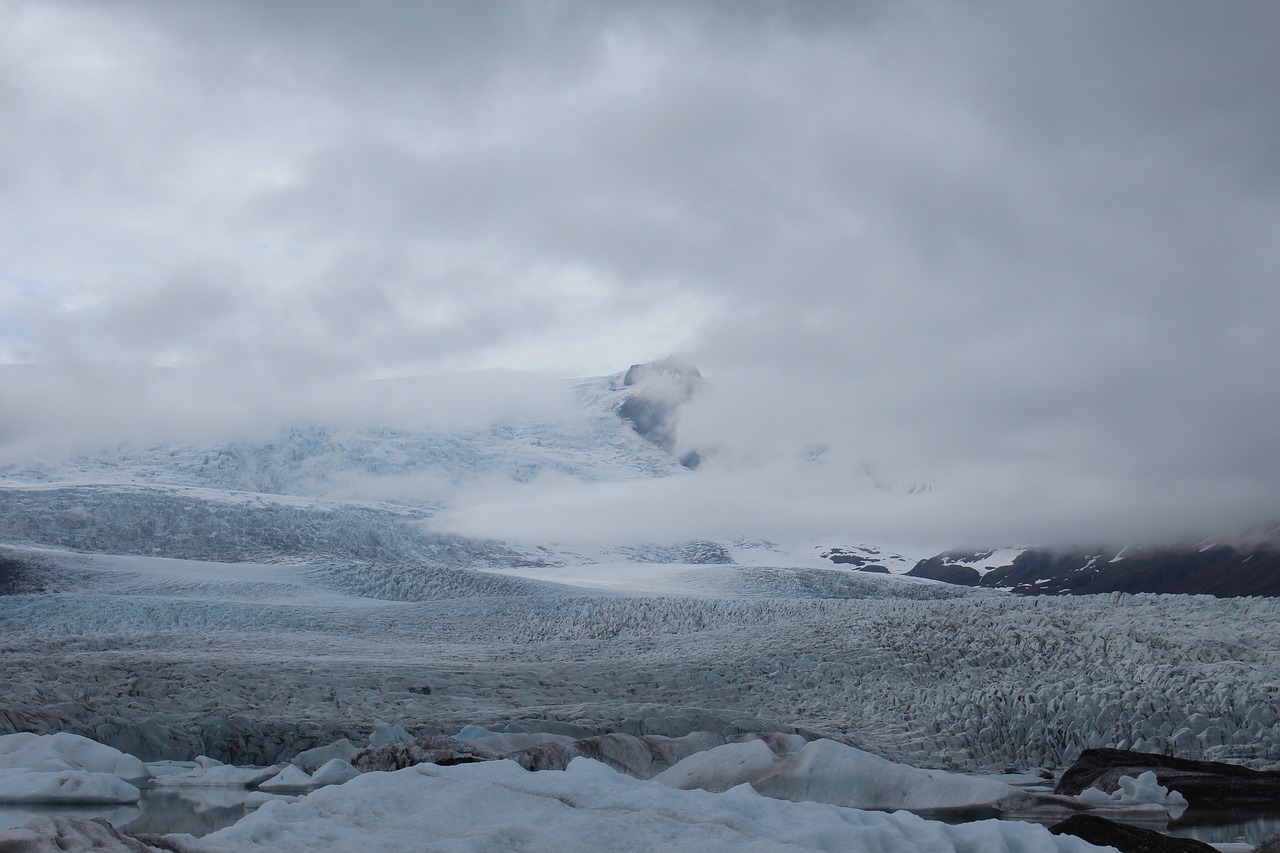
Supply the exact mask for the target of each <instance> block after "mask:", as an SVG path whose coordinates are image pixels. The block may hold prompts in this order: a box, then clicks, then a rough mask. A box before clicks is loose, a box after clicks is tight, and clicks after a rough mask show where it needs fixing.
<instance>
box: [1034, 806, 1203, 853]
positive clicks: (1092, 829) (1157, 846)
mask: <svg viewBox="0 0 1280 853" xmlns="http://www.w3.org/2000/svg"><path fill="white" fill-rule="evenodd" d="M1049 831H1050V832H1052V833H1053V834H1054V835H1074V836H1075V837H1076V838H1082V839H1084V840H1085V841H1088V842H1089V843H1090V844H1097V845H1098V846H1099V847H1108V846H1110V847H1114V848H1116V849H1117V850H1119V851H1120V853H1216V848H1214V847H1211V846H1209V845H1208V844H1205V843H1204V842H1203V841H1196V840H1195V839H1194V838H1173V837H1171V836H1168V835H1163V834H1161V833H1159V832H1156V831H1155V830H1153V829H1143V828H1142V827H1138V826H1129V825H1128V824H1123V823H1116V822H1115V821H1113V820H1107V819H1106V818H1102V817H1097V816H1095V815H1083V814H1080V815H1072V816H1071V817H1069V818H1067V819H1066V820H1064V821H1062V822H1061V823H1057V824H1054V825H1053V826H1051V827H1049Z"/></svg>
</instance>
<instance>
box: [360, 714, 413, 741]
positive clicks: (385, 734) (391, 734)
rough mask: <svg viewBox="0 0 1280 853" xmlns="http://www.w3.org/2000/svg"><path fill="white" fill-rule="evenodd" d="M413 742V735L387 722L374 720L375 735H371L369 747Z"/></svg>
mask: <svg viewBox="0 0 1280 853" xmlns="http://www.w3.org/2000/svg"><path fill="white" fill-rule="evenodd" d="M411 740H413V735H411V734H409V733H408V732H406V731H405V730H404V729H403V728H401V727H400V726H393V725H391V724H390V723H388V722H387V721H386V720H374V722H373V734H371V735H369V746H386V745H388V744H393V743H408V742H409V741H411Z"/></svg>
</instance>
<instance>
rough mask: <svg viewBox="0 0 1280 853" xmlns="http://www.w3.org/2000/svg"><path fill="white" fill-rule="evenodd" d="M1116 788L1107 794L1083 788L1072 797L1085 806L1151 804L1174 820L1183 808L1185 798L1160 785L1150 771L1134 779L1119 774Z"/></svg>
mask: <svg viewBox="0 0 1280 853" xmlns="http://www.w3.org/2000/svg"><path fill="white" fill-rule="evenodd" d="M1119 784H1120V787H1119V788H1117V789H1116V790H1114V791H1112V792H1111V793H1110V794H1108V793H1107V792H1106V791H1103V790H1101V789H1100V788H1086V789H1085V790H1084V791H1082V792H1081V793H1080V794H1079V795H1078V796H1077V797H1076V799H1077V800H1079V801H1080V802H1082V803H1085V804H1086V805H1090V806H1095V807H1097V808H1104V809H1133V808H1141V807H1143V806H1154V807H1157V808H1160V809H1163V810H1166V811H1168V812H1169V816H1170V817H1172V818H1174V819H1175V820H1176V819H1177V818H1179V817H1181V816H1182V813H1183V812H1185V811H1186V810H1187V799H1186V797H1184V796H1182V794H1180V793H1178V792H1177V791H1170V790H1169V789H1168V788H1166V787H1165V786H1163V785H1161V784H1160V782H1159V781H1158V780H1157V778H1156V774H1155V771H1154V770H1148V771H1146V772H1145V773H1141V774H1139V775H1138V777H1137V778H1136V779H1135V778H1134V777H1132V776H1121V777H1120V779H1119Z"/></svg>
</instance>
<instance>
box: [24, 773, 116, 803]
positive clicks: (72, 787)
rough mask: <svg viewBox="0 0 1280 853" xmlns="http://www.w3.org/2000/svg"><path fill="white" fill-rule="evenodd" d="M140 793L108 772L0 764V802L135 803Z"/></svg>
mask: <svg viewBox="0 0 1280 853" xmlns="http://www.w3.org/2000/svg"><path fill="white" fill-rule="evenodd" d="M139 799H141V793H140V792H139V791H138V789H137V788H135V787H134V786H133V785H130V784H129V783H128V782H126V781H124V780H123V779H121V778H120V777H118V776H114V775H112V774H110V773H90V772H89V771H87V770H29V769H27V768H25V767H5V768H0V803H136V802H138V800H139Z"/></svg>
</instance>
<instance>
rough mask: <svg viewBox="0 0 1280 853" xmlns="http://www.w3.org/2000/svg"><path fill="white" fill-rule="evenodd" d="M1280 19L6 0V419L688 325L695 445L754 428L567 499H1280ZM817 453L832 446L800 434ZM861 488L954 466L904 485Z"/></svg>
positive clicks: (250, 416)
mask: <svg viewBox="0 0 1280 853" xmlns="http://www.w3.org/2000/svg"><path fill="white" fill-rule="evenodd" d="M1278 27H1280V8H1277V7H1274V6H1272V5H1269V4H1243V3H1242V4H1230V5H1225V6H1224V5H1215V6H1214V7H1213V8H1209V7H1207V6H1205V5H1203V4H1198V3H1191V2H1187V3H1183V2H1173V3H1168V2H1138V3H1126V4H1122V5H1118V4H1114V3H1107V2H1083V3H1073V4H1070V5H1062V4H1053V3H1039V2H1030V3H1028V2H1011V1H1010V2H1002V0H993V1H992V2H985V3H980V4H971V3H865V4H825V3H805V4H776V5H775V4H763V3H754V2H747V3H742V2H723V3H716V2H707V3H695V4H688V3H663V2H659V3H634V4H632V3H620V4H608V5H606V6H601V5H599V4H586V3H574V2H514V1H513V2H509V3H498V4H451V3H439V4H434V3H425V4H423V3H398V2H378V3H372V4H361V5H360V6H359V7H358V8H357V7H355V6H352V5H351V4H347V3H338V2H306V3H303V2H275V3H270V4H261V3H250V2H225V3H217V4H154V3H148V2H127V1H126V2H121V3H112V4H100V3H91V2H74V1H73V0H69V2H64V3H57V4H51V3H41V2H30V0H6V1H5V2H3V3H0V114H2V115H4V116H5V117H6V118H5V122H4V125H5V126H4V129H3V130H0V199H3V201H0V259H2V260H0V363H8V364H39V365H41V366H42V370H45V371H46V373H45V374H43V375H44V376H46V377H54V378H48V379H43V380H41V381H40V382H35V383H26V384H21V383H19V384H18V385H14V384H13V383H9V384H7V385H6V386H5V390H4V391H3V394H4V396H3V397H2V398H0V404H2V405H3V408H0V441H8V442H9V443H10V446H11V448H12V447H13V446H16V444H15V442H19V441H20V440H25V439H24V437H29V436H30V435H31V434H32V433H33V431H39V430H40V429H41V427H40V426H39V425H40V424H58V423H62V424H65V423H67V422H70V421H76V422H78V423H79V424H81V425H82V426H83V427H84V428H83V429H78V430H76V431H74V432H75V438H76V440H85V441H89V440H92V439H93V438H94V437H95V428H96V427H101V429H102V431H103V432H102V437H107V435H108V434H110V437H115V436H118V435H129V434H131V431H134V430H137V431H145V430H146V429H147V428H148V424H155V423H156V422H157V421H165V422H171V423H172V424H174V425H175V429H177V428H178V427H181V426H182V425H183V424H184V423H187V424H189V425H190V427H191V429H193V430H196V429H198V428H206V427H208V426H209V425H210V424H211V423H216V424H226V425H227V429H228V430H230V429H231V428H232V427H234V428H235V429H237V430H240V431H245V430H250V429H253V428H258V429H262V428H264V426H265V425H266V424H268V422H269V423H277V422H280V421H282V420H287V419H288V418H289V417H290V416H294V415H300V414H301V413H306V412H313V411H316V410H319V411H324V405H331V404H333V403H334V401H335V399H341V400H343V401H348V402H350V403H351V405H350V406H347V408H359V403H358V394H356V392H353V391H350V389H352V388H357V387H359V381H360V380H368V379H383V378H389V377H400V376H412V375H424V374H425V375H434V376H441V375H447V374H451V373H457V372H469V371H477V370H480V371H483V370H500V371H526V370H533V371H538V372H539V373H540V375H541V374H545V373H550V374H555V375H561V376H582V375H593V374H604V373H610V372H613V371H615V370H618V369H622V368H624V367H625V366H626V365H627V364H630V363H632V362H636V361H643V360H648V359H652V358H659V357H662V356H665V355H667V354H669V353H677V354H679V355H681V356H682V357H684V358H686V359H688V360H689V361H691V362H693V363H694V364H696V365H697V366H698V367H699V368H700V369H701V370H702V372H703V373H704V374H705V375H706V376H707V377H708V379H709V380H711V381H712V383H713V385H714V386H715V393H714V394H713V395H711V396H710V397H708V399H707V400H706V401H705V402H704V403H702V404H701V405H700V406H699V407H697V408H695V409H692V410H691V411H690V412H689V413H688V414H687V417H686V418H685V419H684V421H683V422H682V425H681V440H682V442H685V443H686V444H688V445H690V446H695V445H696V446H708V445H713V444H714V445H717V446H719V447H720V448H721V450H722V458H723V459H724V460H732V461H733V464H732V465H730V464H728V461H726V462H725V465H724V470H722V471H719V472H717V471H715V470H711V471H708V472H705V473H706V475H707V476H706V477H705V478H703V479H700V480H694V479H692V478H684V479H682V480H680V481H679V482H680V485H679V486H677V485H676V481H672V483H671V484H661V485H655V486H651V487H647V488H652V489H655V490H657V491H661V490H662V489H671V490H672V494H660V495H657V496H656V497H652V498H651V497H648V496H641V492H635V493H634V494H635V495H636V497H635V498H634V500H635V501H636V503H635V504H634V506H631V505H628V504H627V503H626V501H627V500H628V499H627V498H625V496H624V495H623V494H622V490H621V487H619V493H618V496H617V497H616V499H615V498H614V497H612V496H611V495H605V496H599V495H597V496H594V497H592V498H591V499H584V498H578V497H572V496H568V495H566V494H561V492H568V491H573V490H572V489H569V488H568V487H567V486H565V485H564V484H560V485H559V486H548V489H549V490H550V491H549V492H548V494H549V495H552V496H554V497H557V498H558V499H560V500H562V501H563V505H564V506H565V507H566V510H565V511H566V512H569V513H572V512H576V511H578V510H579V509H581V508H582V506H583V505H584V504H585V505H587V507H586V508H587V509H589V508H590V505H591V504H592V503H593V501H596V500H600V501H601V502H602V503H610V502H615V501H616V502H617V504H618V509H617V512H616V513H614V514H612V515H611V516H610V517H611V518H617V517H625V516H628V515H629V516H630V517H632V518H640V517H653V518H662V519H663V523H664V524H665V525H667V526H668V527H673V528H674V527H678V526H680V525H681V524H682V523H683V522H682V521H681V519H684V518H688V517H692V516H695V515H696V514H697V513H698V512H699V511H704V510H705V508H706V507H722V508H723V509H722V511H723V513H724V516H725V517H726V523H727V521H728V520H731V519H733V518H738V519H743V520H744V521H743V524H742V526H744V527H750V526H754V525H758V526H766V525H768V524H770V523H771V522H770V519H777V518H781V517H787V518H791V519H793V522H792V523H793V524H794V525H795V526H796V527H797V529H799V528H801V527H804V528H805V529H806V530H808V529H809V528H808V527H806V526H805V525H808V524H809V523H810V522H809V520H810V519H817V520H814V521H813V522H812V526H813V527H815V528H817V527H819V526H821V527H822V528H824V529H825V527H826V526H827V525H828V522H829V523H830V524H831V525H836V524H842V523H844V521H845V520H847V519H863V520H866V519H877V518H881V517H882V516H883V518H882V520H881V521H880V522H878V524H879V526H880V527H883V528H884V529H886V530H890V531H892V530H895V529H898V528H902V529H904V531H905V530H907V529H919V528H922V527H929V528H930V529H936V530H945V531H946V537H947V538H950V539H956V540H967V539H970V538H972V539H983V538H989V537H991V536H995V535H997V534H1000V535H1002V536H1010V537H1012V536H1021V537H1036V538H1040V539H1044V538H1053V537H1081V536H1090V535H1095V536H1102V535H1111V534H1112V533H1114V535H1124V534H1125V533H1126V531H1127V534H1128V535H1134V534H1136V533H1145V534H1147V535H1151V536H1163V535H1171V534H1170V531H1176V530H1190V529H1198V528H1201V527H1205V526H1223V525H1226V526H1230V525H1232V524H1236V525H1248V524H1252V523H1255V522H1256V521H1258V520H1259V519H1262V518H1268V517H1270V518H1274V516H1275V514H1276V509H1277V507H1278V506H1280V440H1278V439H1277V433H1276V431H1275V429H1274V424H1275V423H1277V422H1280V392H1278V391H1277V387H1278V386H1277V385H1276V383H1275V381H1274V377H1275V376H1276V375H1280V346H1278V345H1277V343H1276V339H1275V333H1274V325H1275V318H1276V317H1277V316H1280V288H1277V287H1276V286H1275V282H1276V281H1277V280H1280V276H1278V273H1280V248H1277V246H1280V242H1278V241H1277V240H1276V239H1275V231H1276V223H1277V222H1280V161H1277V159H1276V157H1275V152H1276V151H1277V150H1280V95H1277V93H1280V55H1278V54H1277V52H1276V51H1275V50H1274V44H1273V34H1274V33H1275V32H1276V31H1277V28H1278ZM160 367H167V368H181V369H182V370H183V371H186V373H184V374H183V375H191V373H198V374H199V375H201V376H203V377H206V378H205V379H202V380H201V382H202V385H201V387H202V388H203V389H204V390H202V391H201V392H200V393H199V394H194V395H193V394H190V393H179V392H177V391H174V390H172V389H168V390H166V389H165V388H163V387H161V386H159V385H157V384H156V383H155V382H154V381H153V380H152V379H149V378H144V377H150V376H152V375H153V371H154V370H155V369H156V368H160ZM15 389H16V390H15ZM336 389H346V390H341V391H338V390H336ZM513 393H515V392H513ZM352 394H356V396H349V395H352ZM440 395H441V396H440V400H441V401H442V403H441V405H442V407H443V408H446V409H448V408H453V409H457V410H465V409H466V408H467V405H468V402H467V401H468V399H469V398H470V397H471V396H472V392H471V391H470V390H468V388H467V386H466V383H465V382H459V383H457V385H456V386H455V387H453V388H452V389H451V390H447V391H446V390H442V391H441V392H440ZM193 397H194V399H193ZM446 397H450V398H451V399H453V400H454V401H455V402H453V403H445V402H443V401H444V400H445V398H446ZM500 397H501V395H497V396H496V397H495V398H494V399H497V398H500ZM214 400H216V401H217V403H216V406H214V403H212V402H211V401H214ZM138 401H144V402H145V404H143V403H140V402H138ZM317 401H320V402H317ZM325 401H327V402H325ZM322 402H323V403H324V405H321V403H322ZM202 406H203V407H204V408H202ZM209 406H214V408H216V409H217V411H218V412H221V413H222V415H221V416H219V417H216V418H210V417H207V416H205V415H202V414H201V412H204V411H205V410H206V409H207V408H208V407H209ZM344 406H346V403H343V405H339V406H338V407H337V408H339V409H342V408H343V407H344ZM491 408H492V407H491V406H490V405H488V404H485V405H482V406H480V407H479V410H483V411H485V412H487V411H488V410H490V409H491ZM478 416H479V411H477V414H476V417H478ZM819 447H825V448H828V452H829V455H830V456H831V458H835V457H837V456H838V457H839V458H840V459H843V460H848V461H847V465H846V467H845V468H844V469H841V470H842V471H843V472H844V473H843V474H842V475H841V476H840V477H833V478H830V481H828V480H826V479H823V477H817V479H816V480H815V479H814V477H815V476H816V475H813V474H812V472H810V469H808V468H805V467H803V465H802V464H800V463H795V465H793V463H792V462H790V461H783V460H792V459H795V458H801V459H802V458H804V456H805V454H806V453H807V452H809V451H810V450H812V449H814V448H819ZM842 464H845V463H842ZM796 465H798V466H799V467H795V466H796ZM793 468H794V470H793ZM731 471H737V472H742V471H749V472H751V473H749V474H743V473H737V474H731V473H730V472H731ZM868 471H869V473H868ZM700 473H702V472H700ZM824 476H825V475H824ZM735 478H736V479H735ZM743 478H745V479H743ZM868 479H869V480H870V481H872V486H871V487H870V489H869V490H868V491H867V492H866V494H865V495H863V494H862V492H860V491H858V489H860V488H861V485H857V488H854V486H853V485H850V484H862V480H868ZM877 480H879V481H882V482H887V483H891V484H893V486H894V487H895V488H899V489H901V488H909V487H910V486H911V485H927V486H930V487H932V489H933V491H932V492H927V493H925V494H923V495H915V496H912V497H915V498H917V500H915V501H914V502H911V503H909V507H910V508H909V509H903V508H901V507H899V506H898V499H899V498H898V497H893V498H892V499H886V500H883V501H881V500H880V499H882V498H884V496H885V495H886V494H887V493H886V492H885V491H884V490H883V489H880V488H877V487H876V486H875V481H877ZM704 490H706V491H704ZM787 494H796V495H805V494H807V495H809V496H810V497H811V498H812V500H811V501H810V502H809V503H798V504H796V507H797V508H796V509H794V510H791V511H788V510H786V509H785V507H784V506H782V505H781V502H782V499H781V497H779V496H780V495H787ZM895 494H896V493H895ZM717 498H720V499H719V500H717ZM730 498H731V499H730ZM503 499H504V498H503V495H502V494H496V495H493V496H492V500H493V501H497V502H500V501H501V500H503ZM796 500H800V498H797V499H796ZM903 500H905V498H903ZM575 501H576V503H575ZM877 501H880V502H877ZM534 503H537V502H536V501H535V502H534ZM495 505H496V504H495ZM686 505H687V507H686V508H687V512H685V511H683V510H681V511H677V510H675V509H672V510H671V511H670V516H671V517H669V518H668V517H667V516H664V515H663V512H664V510H662V509H661V508H662V507H673V508H674V507H682V506H686ZM473 506H474V507H476V509H475V510H474V514H473V515H468V516H467V518H468V519H471V520H469V521H467V520H465V519H464V518H463V516H462V515H461V514H460V515H459V517H458V523H459V524H463V523H464V522H465V523H466V524H471V525H476V526H482V525H480V523H479V521H478V519H479V518H481V515H482V513H481V512H480V508H481V501H480V495H479V493H477V495H476V499H475V501H469V502H467V503H466V507H473ZM548 506H550V504H548ZM629 506H630V507H631V508H630V509H628V507H629ZM583 511H585V510H583ZM459 512H460V513H462V509H460V510H459ZM467 512H469V513H470V512H472V510H470V509H468V510H467ZM532 517H534V516H530V518H532ZM606 521H607V519H601V520H599V521H598V522H597V523H598V524H600V525H604V524H606ZM553 522H554V519H544V520H543V523H545V524H548V525H551V524H553ZM530 523H532V522H530ZM1120 528H1123V530H1122V529H1120Z"/></svg>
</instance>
